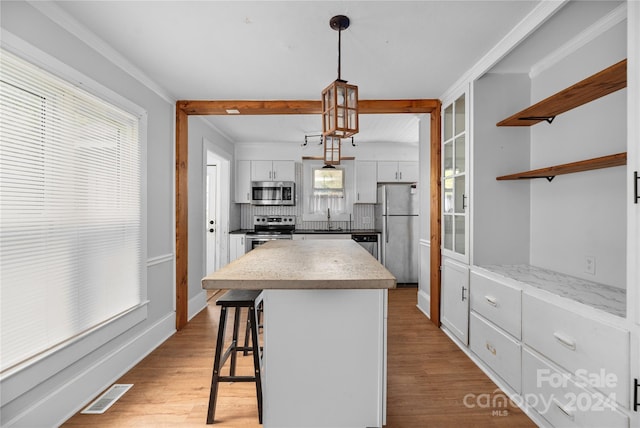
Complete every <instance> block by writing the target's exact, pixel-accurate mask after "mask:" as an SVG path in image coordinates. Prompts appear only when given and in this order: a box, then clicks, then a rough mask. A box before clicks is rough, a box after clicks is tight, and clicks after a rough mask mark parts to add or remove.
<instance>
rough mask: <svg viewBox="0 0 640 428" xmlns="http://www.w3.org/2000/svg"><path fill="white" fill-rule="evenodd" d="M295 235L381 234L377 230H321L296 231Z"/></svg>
mask: <svg viewBox="0 0 640 428" xmlns="http://www.w3.org/2000/svg"><path fill="white" fill-rule="evenodd" d="M293 233H295V234H308V235H313V234H329V233H333V234H336V235H351V234H354V233H355V234H358V235H375V234H376V233H380V231H378V230H375V229H351V230H348V229H343V230H321V229H296V230H294V231H293Z"/></svg>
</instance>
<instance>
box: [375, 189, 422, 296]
mask: <svg viewBox="0 0 640 428" xmlns="http://www.w3.org/2000/svg"><path fill="white" fill-rule="evenodd" d="M377 201H378V203H377V204H376V206H375V216H376V218H375V225H376V228H378V229H380V230H381V231H382V237H381V238H382V245H381V246H380V247H381V250H382V251H381V252H382V264H384V266H385V267H386V268H387V269H389V271H390V272H391V273H392V274H393V275H394V276H395V277H396V280H397V282H398V284H403V283H405V284H406V283H417V282H418V236H419V235H418V234H419V230H418V228H419V224H418V218H419V217H418V206H419V205H418V190H417V188H416V185H415V184H381V185H379V186H378V200H377Z"/></svg>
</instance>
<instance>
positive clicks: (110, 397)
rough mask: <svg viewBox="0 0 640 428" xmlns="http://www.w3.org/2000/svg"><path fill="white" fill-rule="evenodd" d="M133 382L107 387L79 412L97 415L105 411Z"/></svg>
mask: <svg viewBox="0 0 640 428" xmlns="http://www.w3.org/2000/svg"><path fill="white" fill-rule="evenodd" d="M132 386H133V384H132V383H131V384H118V383H116V384H114V385H112V386H111V388H109V389H107V390H106V391H105V393H104V394H102V395H101V396H100V397H98V398H96V399H95V400H94V401H93V402H92V403H91V404H89V405H88V406H87V407H86V408H85V409H84V410H83V411H81V412H80V413H83V414H90V415H99V414H102V413H104V412H106V411H107V409H108V408H109V407H111V406H113V404H114V403H115V402H116V401H118V400H119V399H120V397H122V396H123V395H124V393H125V392H127V391H128V390H129V389H130V388H131V387H132Z"/></svg>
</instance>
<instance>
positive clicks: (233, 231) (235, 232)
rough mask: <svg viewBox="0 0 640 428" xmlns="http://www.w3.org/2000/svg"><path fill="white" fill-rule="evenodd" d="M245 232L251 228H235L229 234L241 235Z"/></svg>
mask: <svg viewBox="0 0 640 428" xmlns="http://www.w3.org/2000/svg"><path fill="white" fill-rule="evenodd" d="M247 232H253V229H237V230H232V231H231V232H229V234H230V235H243V234H245V233H247Z"/></svg>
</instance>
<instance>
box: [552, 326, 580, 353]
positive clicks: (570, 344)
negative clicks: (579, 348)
mask: <svg viewBox="0 0 640 428" xmlns="http://www.w3.org/2000/svg"><path fill="white" fill-rule="evenodd" d="M553 337H555V338H556V340H558V342H560V343H561V344H562V345H564V346H566V347H567V348H569V349H571V350H572V351H575V350H576V341H575V340H573V339H572V338H570V337H568V336H565V335H564V334H562V333H559V332H557V331H556V332H555V333H553Z"/></svg>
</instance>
